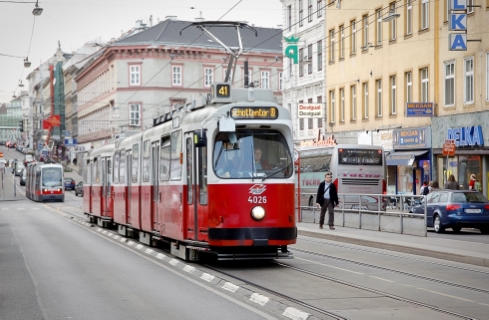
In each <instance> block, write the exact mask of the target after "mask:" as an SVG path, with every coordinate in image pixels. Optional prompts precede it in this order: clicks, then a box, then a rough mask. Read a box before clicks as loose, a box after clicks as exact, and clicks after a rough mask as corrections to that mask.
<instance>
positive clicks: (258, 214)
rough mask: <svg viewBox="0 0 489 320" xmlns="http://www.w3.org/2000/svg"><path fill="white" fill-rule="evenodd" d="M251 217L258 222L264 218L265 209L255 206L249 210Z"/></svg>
mask: <svg viewBox="0 0 489 320" xmlns="http://www.w3.org/2000/svg"><path fill="white" fill-rule="evenodd" d="M251 216H252V217H253V219H255V220H258V221H260V220H262V219H263V218H265V209H263V207H262V206H256V207H254V208H253V209H251Z"/></svg>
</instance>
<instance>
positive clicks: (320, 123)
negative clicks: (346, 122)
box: [317, 96, 323, 128]
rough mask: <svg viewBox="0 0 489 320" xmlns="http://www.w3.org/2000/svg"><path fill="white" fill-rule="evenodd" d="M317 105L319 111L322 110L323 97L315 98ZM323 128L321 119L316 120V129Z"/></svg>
mask: <svg viewBox="0 0 489 320" xmlns="http://www.w3.org/2000/svg"><path fill="white" fill-rule="evenodd" d="M317 103H318V104H320V105H321V109H322V108H323V96H318V97H317ZM322 127H323V118H318V128H322Z"/></svg>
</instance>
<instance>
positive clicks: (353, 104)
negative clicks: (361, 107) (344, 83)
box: [350, 86, 357, 121]
mask: <svg viewBox="0 0 489 320" xmlns="http://www.w3.org/2000/svg"><path fill="white" fill-rule="evenodd" d="M350 120H352V121H355V120H357V86H351V87H350Z"/></svg>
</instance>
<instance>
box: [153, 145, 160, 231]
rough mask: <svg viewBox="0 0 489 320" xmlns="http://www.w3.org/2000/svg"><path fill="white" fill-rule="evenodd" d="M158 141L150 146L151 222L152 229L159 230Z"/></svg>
mask: <svg viewBox="0 0 489 320" xmlns="http://www.w3.org/2000/svg"><path fill="white" fill-rule="evenodd" d="M159 154H160V142H159V141H157V142H153V145H152V147H151V188H152V191H151V194H152V196H151V198H152V199H151V200H152V201H151V216H152V219H151V220H152V222H153V230H157V231H158V232H160V230H161V225H160V224H161V221H160V220H161V219H160V216H159V214H158V207H159V203H160V202H161V191H160V185H159V181H160V179H158V177H159V167H160V157H159Z"/></svg>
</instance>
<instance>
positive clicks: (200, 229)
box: [185, 132, 208, 241]
mask: <svg viewBox="0 0 489 320" xmlns="http://www.w3.org/2000/svg"><path fill="white" fill-rule="evenodd" d="M185 154H186V158H185V169H186V170H185V179H186V187H187V197H186V198H187V203H186V205H187V210H186V212H187V238H189V239H193V240H196V241H205V240H208V234H207V230H208V228H207V224H206V221H207V219H206V218H207V217H206V216H207V147H199V148H196V147H195V145H194V137H193V132H191V133H186V134H185Z"/></svg>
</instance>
